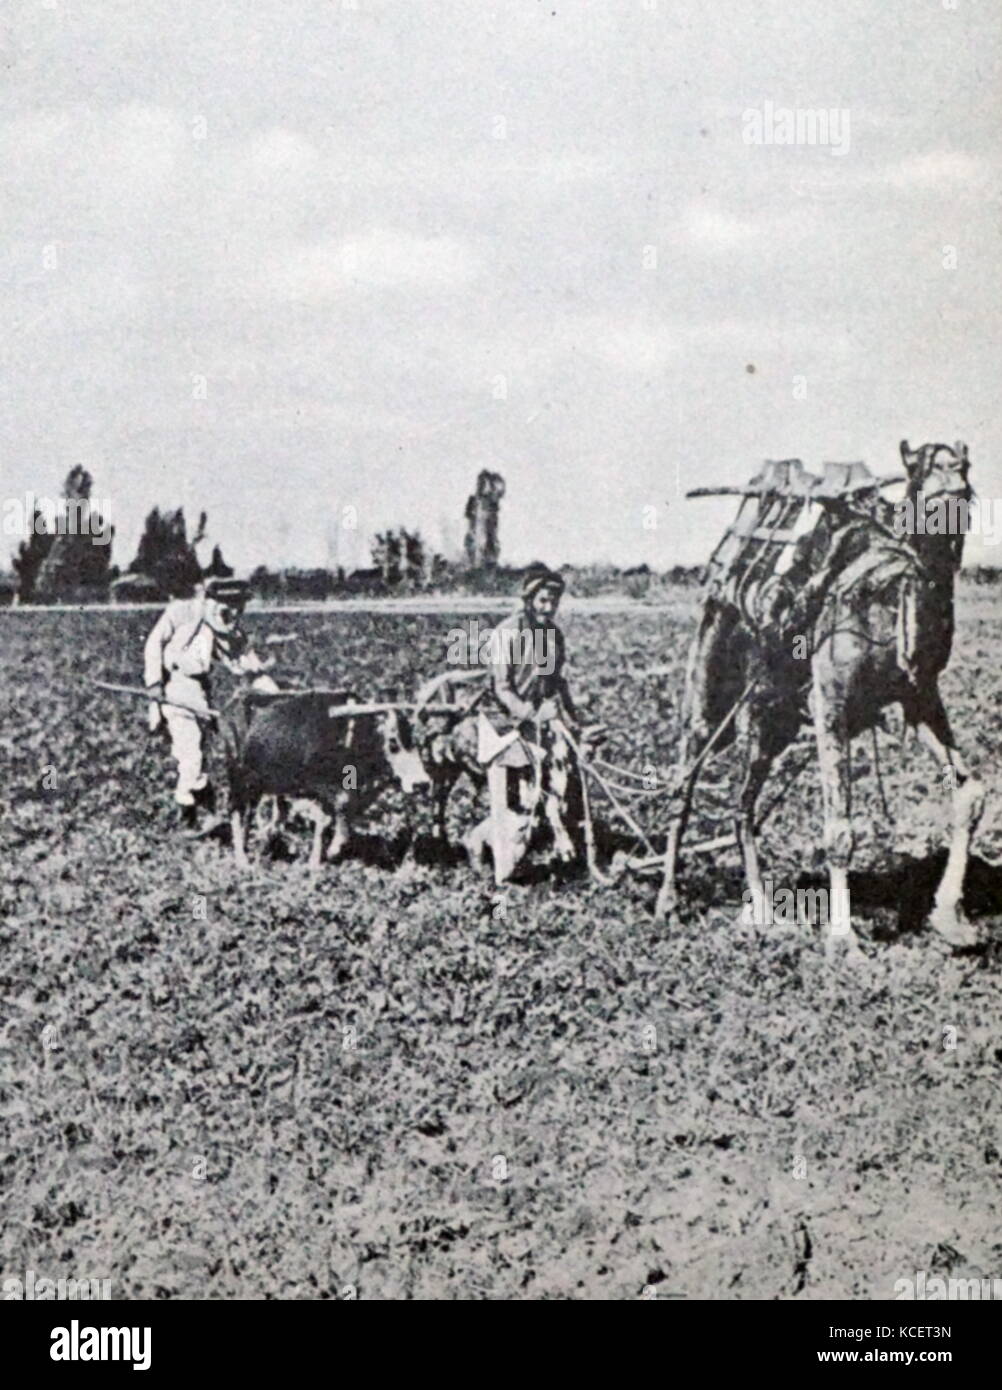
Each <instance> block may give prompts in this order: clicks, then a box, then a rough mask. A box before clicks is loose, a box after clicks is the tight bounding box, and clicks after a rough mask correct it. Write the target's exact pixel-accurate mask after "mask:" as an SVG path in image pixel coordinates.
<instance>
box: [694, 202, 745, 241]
mask: <svg viewBox="0 0 1002 1390" xmlns="http://www.w3.org/2000/svg"><path fill="white" fill-rule="evenodd" d="M683 230H684V234H685V237H686V239H687V240H688V241H689V242H691V243H692V244H693V245H695V246H699V247H703V248H705V249H706V250H709V251H729V250H731V249H732V248H733V247H736V246H744V245H745V244H746V243H748V242H750V241H753V240H754V238H755V236H756V231H757V229H756V227H755V224H754V223H753V222H751V221H746V220H744V219H742V218H739V217H734V216H732V214H730V213H727V212H723V211H722V210H721V209H720V208H714V207H704V206H702V205H698V204H693V205H692V206H690V207H689V208H687V209H686V212H685V216H684V218H683Z"/></svg>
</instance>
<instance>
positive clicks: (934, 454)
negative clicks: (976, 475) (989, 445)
mask: <svg viewBox="0 0 1002 1390" xmlns="http://www.w3.org/2000/svg"><path fill="white" fill-rule="evenodd" d="M901 461H902V463H903V464H904V466H905V472H906V473H907V475H908V496H909V498H910V499H911V500H912V501H913V502H914V503H915V504H916V506H917V507H924V508H928V507H930V506H932V505H934V504H935V503H937V502H942V501H943V499H946V500H949V499H950V498H955V499H957V500H958V501H959V500H960V499H963V500H964V501H970V499H971V498H972V497H973V496H974V489H973V488H972V487H971V484H970V482H969V481H968V474H969V473H970V470H971V464H970V460H969V459H968V457H967V445H966V444H963V443H961V441H960V440H959V439H958V440H957V443H956V444H954V445H953V446H952V447H951V446H950V445H949V444H922V445H920V446H919V447H918V448H917V449H910V448H909V447H908V441H907V439H902V441H901Z"/></svg>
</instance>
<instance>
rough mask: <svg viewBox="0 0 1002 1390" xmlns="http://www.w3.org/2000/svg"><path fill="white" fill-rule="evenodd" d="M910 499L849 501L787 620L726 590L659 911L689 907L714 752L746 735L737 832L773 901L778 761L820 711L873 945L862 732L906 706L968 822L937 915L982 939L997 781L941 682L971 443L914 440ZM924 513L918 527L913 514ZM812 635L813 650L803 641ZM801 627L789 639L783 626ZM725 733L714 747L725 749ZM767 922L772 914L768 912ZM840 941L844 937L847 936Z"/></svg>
mask: <svg viewBox="0 0 1002 1390" xmlns="http://www.w3.org/2000/svg"><path fill="white" fill-rule="evenodd" d="M901 458H902V462H903V464H904V468H905V474H906V480H907V481H906V489H905V503H904V506H903V507H902V506H900V505H899V506H898V507H897V508H895V507H894V506H893V504H891V503H890V502H888V501H886V500H883V499H873V500H872V505H871V509H870V513H869V514H868V515H864V514H862V513H857V514H855V516H854V519H852V520H847V514H846V513H844V512H843V513H842V515H841V518H840V519H839V520H837V521H836V524H834V525H830V526H829V527H828V528H827V535H826V538H825V541H824V554H815V555H811V554H809V553H808V554H807V556H806V564H807V568H808V570H809V571H810V573H809V574H808V575H807V577H806V583H804V584H803V585H802V588H801V591H800V594H799V597H798V598H797V600H796V601H795V603H794V606H793V609H792V612H791V614H790V617H789V620H788V621H787V622H786V623H785V624H784V626H783V627H782V628H775V629H772V630H766V631H764V632H761V631H760V632H754V631H752V630H751V628H750V626H749V625H748V624H747V623H746V621H745V619H744V617H743V615H742V614H741V613H740V612H739V611H738V610H737V609H736V608H734V607H733V606H732V605H730V604H728V603H726V602H724V601H723V600H721V599H720V598H719V597H717V596H714V595H713V594H712V593H711V594H710V595H709V596H708V597H707V600H706V603H705V606H704V610H703V615H702V620H701V623H700V627H699V630H698V632H697V635H696V638H695V640H694V642H693V646H692V648H691V650H690V656H689V665H688V670H687V675H686V688H685V697H684V701H683V708H682V717H683V728H684V734H683V738H682V743H681V748H680V755H679V757H680V766H681V767H683V768H685V767H687V766H689V761H690V758H692V759H694V762H693V763H692V765H691V770H690V771H689V772H688V773H687V775H686V777H685V780H684V781H683V783H682V784H681V786H680V789H679V791H680V800H679V803H678V813H677V815H676V817H675V819H674V820H673V822H672V825H671V828H670V831H669V835H668V843H667V847H666V850H665V866H664V879H663V882H662V885H661V889H660V892H659V894H658V899H657V907H656V915H657V917H658V919H659V920H664V919H665V918H666V917H674V916H675V915H676V910H677V887H676V874H677V867H678V854H679V847H680V844H681V841H682V837H683V835H684V833H685V828H686V824H687V821H688V818H689V814H690V811H691V806H692V796H693V792H694V790H695V786H696V782H697V780H698V776H699V768H700V765H701V763H702V762H703V761H704V760H705V757H706V756H707V754H708V752H710V751H713V750H714V749H719V748H722V747H725V746H726V745H727V744H729V743H734V742H736V743H737V744H738V745H739V746H742V747H743V749H744V753H745V756H744V758H743V762H742V767H743V780H742V783H741V786H740V790H739V797H738V805H737V812H736V817H735V831H736V837H737V841H738V845H739V847H740V849H741V853H742V859H743V862H744V870H745V876H746V880H747V884H748V888H749V889H750V893H751V898H752V905H753V906H754V907H755V909H756V910H757V911H760V910H761V909H762V905H763V903H764V886H763V882H762V876H761V873H760V870H759V863H758V855H757V850H756V845H755V806H756V802H757V800H758V796H759V793H760V792H761V790H762V787H763V785H764V784H765V781H766V779H767V777H768V775H769V771H770V769H771V768H772V766H773V764H774V762H775V760H776V759H777V758H778V757H779V755H780V754H781V753H782V752H783V751H784V750H785V749H786V748H787V747H788V746H789V745H790V744H791V743H792V742H793V741H794V739H795V738H796V737H797V734H798V732H799V730H800V728H801V727H802V726H803V724H804V723H806V722H808V721H810V722H813V726H814V733H815V738H816V741H817V748H818V760H819V764H820V773H821V785H822V796H823V802H824V817H825V832H824V846H825V852H826V858H827V861H828V869H829V882H830V898H829V907H830V917H829V923H830V928H831V934H832V937H836V936H840V937H842V938H843V939H844V941H845V944H846V945H847V946H848V947H849V949H850V951H851V952H852V953H853V954H858V953H859V944H858V941H857V939H856V936H855V933H854V932H853V929H852V926H851V923H850V921H849V915H848V874H849V866H850V864H851V862H852V853H853V830H852V821H851V791H852V788H851V765H850V744H851V740H852V739H853V737H854V736H855V735H856V734H858V733H861V732H863V731H865V730H866V729H869V728H872V727H874V726H875V725H876V724H877V723H878V721H879V719H880V714H881V711H882V709H883V708H884V707H885V706H887V705H889V704H893V703H898V704H900V706H901V709H902V712H903V714H904V717H905V719H906V720H907V722H908V723H909V724H910V725H911V726H912V727H914V728H915V729H916V731H917V733H918V735H919V738H920V739H921V741H922V742H923V743H924V744H925V746H926V747H927V748H928V749H929V750H930V751H931V752H932V754H933V756H934V757H935V758H936V759H937V761H938V762H939V764H940V767H941V768H942V770H943V774H944V782H945V783H946V785H948V786H949V787H950V789H951V794H952V811H953V830H952V836H951V840H950V847H949V853H948V856H947V862H946V868H945V870H944V873H943V877H942V879H941V881H940V883H939V886H938V889H937V893H936V897H935V901H934V905H933V911H932V914H931V918H930V923H931V925H932V926H933V928H934V929H935V930H936V931H938V932H939V933H940V934H941V935H942V936H943V937H944V938H945V939H946V940H948V941H949V942H950V943H951V944H952V945H956V946H965V945H970V944H972V943H973V940H974V932H973V929H972V928H971V926H970V924H969V923H967V922H966V920H965V919H964V917H963V912H962V908H961V897H962V893H963V883H964V874H965V871H966V866H967V858H968V852H969V847H970V841H971V837H972V835H973V833H974V831H975V829H976V827H977V823H978V819H979V817H980V814H981V810H982V806H983V789H982V786H981V784H980V783H979V782H978V781H977V780H976V779H975V778H974V777H972V776H971V775H970V774H969V772H968V771H967V768H966V767H965V766H964V764H963V761H962V759H961V757H960V754H959V753H958V751H957V746H956V743H955V741H954V738H953V734H952V732H951V729H950V723H949V720H948V718H947V715H946V711H945V709H944V707H943V702H942V699H941V698H940V694H939V686H938V679H939V675H940V672H941V671H942V670H943V668H944V667H945V666H946V664H947V661H948V660H949V656H950V648H951V644H952V640H953V600H954V580H955V576H956V572H957V570H958V569H959V567H960V561H961V557H962V553H963V544H964V535H963V531H964V529H965V527H964V526H963V525H961V526H960V527H959V528H955V530H954V533H952V534H951V533H950V532H949V531H947V530H946V528H945V527H944V526H943V525H942V519H943V515H944V512H945V511H946V507H947V505H949V506H950V507H951V512H950V514H951V515H953V516H957V515H958V513H959V514H960V515H961V516H963V515H964V512H965V507H964V506H958V504H959V503H963V504H967V503H968V502H969V501H970V499H971V498H972V497H973V491H972V489H971V486H970V483H969V481H968V473H969V468H970V465H969V461H968V455H967V447H966V445H964V444H962V443H958V444H957V445H956V446H955V447H954V448H951V447H950V446H949V445H946V444H925V445H922V446H921V447H920V448H918V449H911V448H909V446H908V443H907V441H902V443H901ZM902 518H904V519H905V520H906V522H907V520H908V519H909V518H910V519H911V522H912V523H914V524H906V525H905V526H902V525H901V524H900V523H901V519H902ZM798 626H799V631H800V632H801V633H804V632H809V634H810V650H809V652H808V653H807V654H806V655H807V657H808V658H809V659H798V657H800V658H802V657H803V656H804V655H805V654H804V653H803V651H802V650H795V645H796V644H797V643H800V644H803V640H804V639H803V637H797V638H796V639H794V641H793V642H792V643H791V640H790V635H791V634H792V632H793V631H794V630H795V629H796V628H797V627H798ZM784 633H785V634H786V636H785V637H784V635H783V634H784ZM711 745H712V748H711ZM757 920H762V918H761V917H758V918H757ZM833 944H834V943H833V942H829V945H833Z"/></svg>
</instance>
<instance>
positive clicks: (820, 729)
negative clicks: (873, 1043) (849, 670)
mask: <svg viewBox="0 0 1002 1390" xmlns="http://www.w3.org/2000/svg"><path fill="white" fill-rule="evenodd" d="M811 694H812V712H813V715H814V733H815V737H816V739H817V745H818V763H819V766H820V771H821V794H822V799H823V801H824V815H825V854H826V856H827V859H828V928H827V930H828V936H827V940H826V943H825V945H826V951H827V953H828V955H829V957H830V956H831V955H832V953H833V951H834V949H835V947H836V945H837V944H838V942H839V941H841V942H843V943H844V944H845V945H846V947H847V948H848V951H849V954H850V955H851V956H853V957H856V958H859V957H861V956H862V951H861V949H860V946H859V941H858V939H857V937H856V933H855V932H854V931H853V927H852V917H851V911H850V905H849V865H850V864H851V863H852V851H853V843H854V837H853V832H852V770H851V765H850V745H849V730H848V725H847V721H846V710H845V700H844V698H843V697H842V695H841V693H840V692H838V691H836V690H834V689H833V688H832V685H831V683H830V680H829V679H825V678H824V677H823V676H822V675H821V674H820V673H819V672H818V670H817V668H815V671H814V680H813V689H812V692H811Z"/></svg>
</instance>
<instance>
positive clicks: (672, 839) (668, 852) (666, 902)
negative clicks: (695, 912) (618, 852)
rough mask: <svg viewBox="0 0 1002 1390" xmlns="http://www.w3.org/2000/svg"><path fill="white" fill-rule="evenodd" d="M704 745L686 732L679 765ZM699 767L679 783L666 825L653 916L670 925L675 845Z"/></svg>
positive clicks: (675, 885)
mask: <svg viewBox="0 0 1002 1390" xmlns="http://www.w3.org/2000/svg"><path fill="white" fill-rule="evenodd" d="M705 746H706V738H705V737H696V736H695V735H690V737H689V738H687V739H685V740H684V741H683V744H682V748H681V750H680V754H679V765H680V766H681V767H684V766H685V765H686V763H689V764H690V765H691V762H692V761H694V760H695V759H696V758H698V757H699V755H700V753H701V752H702V750H703V748H704V747H705ZM700 771H701V770H700V769H697V771H695V772H691V773H690V774H689V775H688V776H687V777H686V778H685V780H684V782H683V783H682V791H681V800H680V803H679V808H678V814H677V815H676V816H675V817H674V818H673V819H672V821H671V823H670V824H669V826H668V841H667V844H666V845H665V858H664V865H665V868H664V877H663V878H662V880H661V888H660V890H659V891H658V897H657V902H656V903H655V904H654V920H655V921H656V922H670V923H671V924H672V925H673V926H674V925H677V921H678V861H679V849H680V847H681V844H682V840H683V837H684V836H685V832H686V828H687V826H688V824H689V817H690V815H691V814H692V798H693V796H694V795H695V792H696V784H697V782H698V781H699V778H700Z"/></svg>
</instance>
